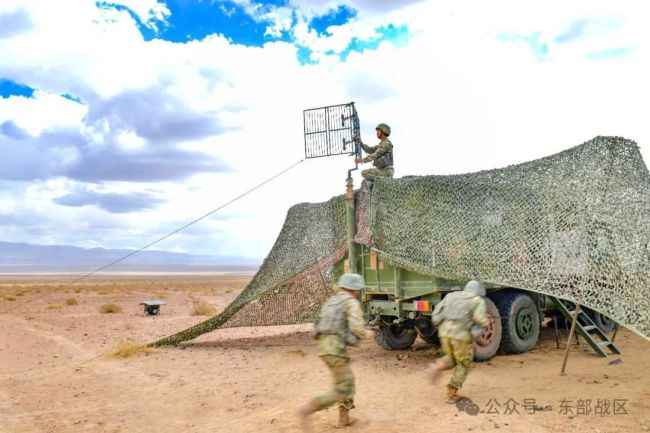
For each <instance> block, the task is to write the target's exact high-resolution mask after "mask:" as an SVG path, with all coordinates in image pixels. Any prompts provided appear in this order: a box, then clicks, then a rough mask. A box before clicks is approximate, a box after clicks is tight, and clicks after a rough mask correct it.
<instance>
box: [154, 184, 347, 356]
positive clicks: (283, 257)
mask: <svg viewBox="0 0 650 433" xmlns="http://www.w3.org/2000/svg"><path fill="white" fill-rule="evenodd" d="M345 212H346V210H345V201H344V198H343V196H338V197H334V198H332V199H331V200H329V201H327V202H325V203H303V204H299V205H296V206H293V207H292V208H291V209H289V212H288V214H287V218H286V220H285V222H284V226H283V227H282V230H281V231H280V235H279V236H278V239H277V240H276V241H275V245H273V248H272V249H271V252H270V253H269V255H268V256H267V257H266V259H264V263H262V266H261V267H260V269H259V271H258V272H257V274H255V276H254V277H253V279H252V280H251V282H250V283H249V284H248V285H247V286H246V288H245V289H244V290H243V291H242V292H241V293H240V294H239V296H237V298H235V300H234V301H233V302H232V303H231V304H230V305H228V307H226V309H225V310H224V311H223V312H222V313H220V314H217V315H216V316H214V317H212V318H210V319H208V320H206V321H204V322H201V323H199V324H197V325H195V326H192V327H191V328H188V329H186V330H184V331H181V332H179V333H177V334H174V335H171V336H169V337H166V338H163V339H161V340H158V341H156V342H154V343H152V345H154V346H164V345H169V344H178V343H180V342H182V341H187V340H192V339H194V338H196V337H198V336H199V335H202V334H205V333H206V332H210V331H213V330H215V329H217V328H230V327H237V326H270V325H290V324H295V323H306V322H312V321H314V319H315V314H316V313H317V312H318V309H319V307H320V305H321V304H322V303H323V302H324V301H325V299H327V298H328V297H329V296H330V295H331V292H332V284H331V282H330V281H331V272H332V269H333V267H334V264H335V263H336V262H338V261H339V260H341V259H342V258H343V257H344V255H345V253H346V252H347V248H346V226H345Z"/></svg>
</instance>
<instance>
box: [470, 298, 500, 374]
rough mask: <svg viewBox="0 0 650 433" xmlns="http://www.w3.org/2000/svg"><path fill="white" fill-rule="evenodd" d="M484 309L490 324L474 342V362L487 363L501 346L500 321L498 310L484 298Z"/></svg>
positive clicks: (489, 300) (488, 299) (490, 301)
mask: <svg viewBox="0 0 650 433" xmlns="http://www.w3.org/2000/svg"><path fill="white" fill-rule="evenodd" d="M485 307H486V311H487V315H488V318H489V319H490V324H489V325H488V327H487V328H486V329H485V330H484V331H483V333H482V334H481V335H480V336H479V337H478V338H477V339H476V340H474V360H475V361H487V360H488V359H490V358H492V357H493V356H494V355H495V354H496V353H497V350H499V345H500V344H501V333H502V330H501V320H500V319H499V310H498V309H497V307H496V305H494V302H492V300H491V299H490V298H485Z"/></svg>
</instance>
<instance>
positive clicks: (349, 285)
mask: <svg viewBox="0 0 650 433" xmlns="http://www.w3.org/2000/svg"><path fill="white" fill-rule="evenodd" d="M365 285H366V282H365V281H363V277H362V276H361V275H359V274H351V273H348V274H343V275H341V278H339V282H338V286H339V287H341V288H343V289H348V290H354V291H357V290H361V289H363V286H365Z"/></svg>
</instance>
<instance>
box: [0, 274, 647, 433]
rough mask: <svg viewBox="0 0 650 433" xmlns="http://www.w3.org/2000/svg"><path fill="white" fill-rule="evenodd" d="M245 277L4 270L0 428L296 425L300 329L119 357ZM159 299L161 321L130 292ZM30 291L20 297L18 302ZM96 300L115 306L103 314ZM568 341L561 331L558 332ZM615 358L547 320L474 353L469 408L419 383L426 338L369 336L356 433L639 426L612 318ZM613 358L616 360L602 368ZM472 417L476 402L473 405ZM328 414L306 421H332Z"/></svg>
mask: <svg viewBox="0 0 650 433" xmlns="http://www.w3.org/2000/svg"><path fill="white" fill-rule="evenodd" d="M250 278H251V275H234V274H233V275H194V276H191V275H141V276H135V275H100V276H93V277H92V278H90V279H88V280H85V281H83V282H82V283H76V284H70V283H69V282H68V281H71V280H72V279H73V278H72V276H65V275H59V276H52V275H49V276H36V275H34V276H26V275H4V276H0V311H2V314H0V329H2V331H0V432H2V433H4V432H48V433H49V432H256V433H265V432H294V431H300V429H299V423H298V419H297V417H296V409H297V408H298V407H299V406H300V405H302V404H303V403H305V402H306V401H307V400H308V399H309V398H310V397H313V396H315V395H317V394H319V393H321V392H324V391H325V390H326V389H327V388H328V387H329V386H330V378H329V373H328V372H327V370H326V369H325V367H324V364H322V362H321V361H320V359H319V357H318V352H317V347H316V344H315V342H314V341H313V340H312V339H310V337H309V334H308V329H309V325H294V326H276V327H264V328H236V329H222V330H217V331H214V332H212V333H209V334H206V335H204V336H202V337H200V338H198V339H197V340H195V341H192V342H189V343H187V344H184V345H181V346H177V347H167V348H162V349H156V350H153V351H151V352H142V353H138V354H136V355H134V356H131V357H127V358H118V357H115V356H113V355H111V354H112V353H113V351H114V348H115V347H116V344H117V343H118V342H120V341H125V340H129V341H136V342H151V341H153V340H155V339H157V338H160V337H164V336H167V335H170V334H172V333H174V332H176V331H179V330H182V329H185V328H186V327H188V326H190V325H193V324H195V323H198V322H200V321H203V320H205V319H206V318H207V316H201V315H192V314H191V311H192V309H193V306H194V305H195V304H196V303H197V302H204V303H207V304H210V305H212V306H214V307H215V309H216V310H217V311H220V310H221V309H223V308H224V307H225V306H226V305H228V304H229V303H230V302H231V301H232V300H233V299H234V298H235V296H237V294H238V293H239V292H240V291H241V290H242V288H243V287H244V286H245V285H246V283H247V282H248V281H249V280H250ZM152 298H153V299H162V300H164V301H165V302H166V305H164V306H163V307H162V310H161V314H160V315H159V316H145V315H143V311H142V306H140V305H139V303H140V302H141V301H143V300H145V299H152ZM26 302H27V303H26ZM105 304H115V305H117V306H119V307H120V308H121V309H122V311H121V312H116V313H105V314H102V313H100V308H101V307H102V306H103V305H105ZM562 338H563V339H564V340H565V339H566V331H564V333H563V334H562ZM616 343H617V345H618V346H619V348H620V349H621V350H622V353H623V355H622V356H610V357H608V358H599V357H597V356H596V355H595V354H593V353H592V352H591V351H590V350H587V348H586V347H585V343H584V342H583V343H582V344H581V345H579V346H575V345H572V348H571V355H570V358H569V361H568V365H567V374H566V375H565V376H560V368H561V365H562V358H563V355H564V351H563V350H562V349H563V348H564V344H565V342H564V341H563V342H562V344H561V349H557V348H556V343H555V338H554V332H553V329H552V328H547V327H544V328H542V333H541V336H540V341H539V343H538V345H537V347H536V348H535V349H534V350H532V351H531V352H529V353H526V354H523V355H511V356H505V355H500V356H497V357H495V358H493V359H492V360H491V361H489V362H483V363H475V364H474V366H473V369H472V371H471V373H470V376H469V378H468V380H467V382H466V384H465V387H464V388H463V390H462V391H463V394H464V395H466V396H467V397H469V398H471V400H472V402H473V404H475V406H474V408H475V409H478V410H475V411H474V414H473V415H471V414H470V413H469V411H468V410H460V409H459V408H457V407H456V406H454V405H450V404H446V403H445V396H444V384H445V380H446V377H447V376H445V377H444V378H443V380H441V381H440V382H439V383H438V384H436V385H435V386H434V385H431V384H430V383H429V380H428V377H427V373H426V366H427V364H428V363H429V362H430V361H431V360H432V359H434V357H435V356H436V353H437V352H436V348H434V347H432V346H429V345H427V344H426V343H424V342H422V341H419V340H418V341H417V342H416V344H415V346H414V347H413V350H409V351H402V352H389V351H386V350H383V349H381V348H380V347H379V346H377V345H376V344H375V343H374V342H372V341H366V342H364V343H363V344H362V346H361V347H360V348H359V349H355V350H353V353H352V356H353V369H354V371H355V374H356V377H357V396H356V402H355V404H356V409H354V410H353V412H352V414H353V417H354V418H356V419H357V421H356V423H355V424H354V425H353V426H351V427H348V428H346V429H345V431H348V432H350V433H353V432H376V433H380V432H381V433H387V432H409V433H420V432H421V433H424V432H426V433H430V432H438V431H441V432H442V431H444V432H467V431H475V432H599V433H605V432H644V431H650V374H648V364H650V342H648V341H646V340H644V339H643V338H641V337H639V336H637V335H635V334H633V333H632V332H630V331H628V330H626V329H621V330H620V331H619V333H618V335H617V337H616ZM616 359H620V360H621V361H622V362H620V363H614V364H610V362H611V361H613V360H616ZM475 412H478V413H475ZM335 421H336V411H335V409H329V410H327V411H323V412H320V413H318V414H316V415H314V416H313V417H312V428H313V431H315V432H334V431H340V430H338V429H336V428H335Z"/></svg>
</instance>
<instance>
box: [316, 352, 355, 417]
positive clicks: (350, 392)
mask: <svg viewBox="0 0 650 433" xmlns="http://www.w3.org/2000/svg"><path fill="white" fill-rule="evenodd" d="M321 359H322V360H323V362H324V363H325V365H327V368H329V369H330V372H331V373H332V379H333V380H334V387H333V388H332V389H331V390H330V391H329V392H327V393H326V394H323V395H320V396H318V397H316V398H314V399H313V400H312V402H313V403H314V405H315V406H316V407H317V408H318V410H322V409H326V408H328V407H330V406H332V405H333V404H336V403H338V404H339V406H343V407H345V408H346V409H348V410H349V409H352V408H354V374H353V373H352V369H351V368H350V360H349V359H348V358H341V357H340V356H334V355H323V356H321Z"/></svg>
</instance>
